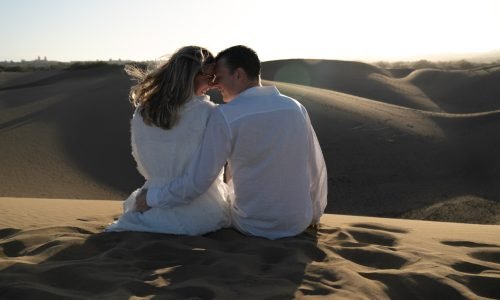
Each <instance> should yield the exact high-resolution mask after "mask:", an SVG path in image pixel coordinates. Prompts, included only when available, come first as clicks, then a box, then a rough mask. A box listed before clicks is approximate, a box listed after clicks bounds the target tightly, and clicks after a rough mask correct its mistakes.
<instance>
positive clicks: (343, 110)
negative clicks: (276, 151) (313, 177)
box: [275, 83, 500, 223]
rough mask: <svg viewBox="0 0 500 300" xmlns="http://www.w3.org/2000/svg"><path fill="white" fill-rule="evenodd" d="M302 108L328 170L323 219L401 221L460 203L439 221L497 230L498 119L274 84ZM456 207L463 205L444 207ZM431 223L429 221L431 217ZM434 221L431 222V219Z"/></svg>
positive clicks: (494, 113)
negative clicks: (327, 215) (329, 215)
mask: <svg viewBox="0 0 500 300" xmlns="http://www.w3.org/2000/svg"><path fill="white" fill-rule="evenodd" d="M275 84H277V86H278V88H279V89H280V90H281V91H282V92H283V93H285V94H288V95H291V96H293V97H295V98H296V99H299V100H300V101H301V102H302V103H304V104H305V105H306V106H307V108H308V110H309V112H310V114H311V116H312V117H311V119H312V121H313V125H314V126H315V128H316V131H317V134H318V138H319V140H320V143H321V145H322V149H323V152H324V154H325V157H326V161H327V169H328V170H329V179H330V186H329V188H330V194H329V204H328V205H329V206H328V211H330V212H336V213H348V214H351V213H354V214H362V215H382V216H401V215H402V214H405V213H406V216H407V217H410V216H414V217H416V216H417V215H419V216H423V215H422V214H416V213H415V214H413V213H412V214H410V213H409V212H410V211H412V210H415V209H427V210H429V209H430V210H433V209H435V208H436V207H435V206H433V204H436V203H440V202H447V201H451V200H454V199H457V198H461V197H467V198H468V199H472V200H474V202H475V203H476V205H477V207H476V208H477V209H478V210H482V209H485V208H490V207H491V208H493V209H487V211H488V210H489V211H490V213H488V215H489V216H488V217H485V216H484V215H483V216H482V217H478V216H476V218H474V219H475V220H474V221H471V219H472V218H473V217H472V215H471V214H470V213H472V211H473V210H471V209H466V210H464V209H463V206H461V207H456V208H455V212H454V213H452V212H451V211H450V213H449V214H448V215H449V216H448V217H444V216H442V219H441V220H447V221H457V222H476V223H499V222H500V218H499V215H498V212H499V208H500V207H499V204H498V200H499V198H498V195H499V186H498V184H497V182H499V175H500V157H499V156H498V155H497V153H500V152H499V151H500V140H499V139H495V138H493V137H494V136H496V132H497V128H500V111H492V112H489V113H482V114H448V113H436V112H428V111H423V110H416V109H408V108H405V107H401V106H396V105H392V104H387V103H384V102H380V101H374V100H370V99H366V98H361V97H356V96H352V95H348V94H344V93H340V92H335V91H331V90H324V89H318V88H311V87H305V86H301V85H294V84H286V83H275ZM448 203H449V205H452V206H453V205H455V206H460V204H462V203H463V202H460V201H451V202H448ZM434 218H435V219H434V220H436V218H437V217H436V216H435V217H434ZM437 219H439V218H437Z"/></svg>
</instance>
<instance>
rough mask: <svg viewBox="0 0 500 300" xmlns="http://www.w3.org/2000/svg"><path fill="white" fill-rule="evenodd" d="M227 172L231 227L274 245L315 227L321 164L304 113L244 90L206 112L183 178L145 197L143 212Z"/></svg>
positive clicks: (273, 93)
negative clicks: (227, 168) (201, 134)
mask: <svg viewBox="0 0 500 300" xmlns="http://www.w3.org/2000/svg"><path fill="white" fill-rule="evenodd" d="M226 161H227V162H229V165H230V169H231V170H232V176H233V178H232V181H233V182H232V183H233V186H234V198H233V199H231V202H232V203H231V212H232V223H233V226H234V227H236V228H237V229H239V230H241V231H242V232H244V233H247V234H250V235H255V236H261V237H266V238H269V239H276V238H281V237H286V236H293V235H297V234H299V233H301V232H302V231H303V230H304V229H305V228H307V227H308V226H309V225H311V224H314V223H317V222H319V218H320V217H321V215H322V214H323V211H324V209H325V207H326V204H327V173H326V166H325V161H324V158H323V154H322V152H321V148H320V146H319V143H318V140H317V137H316V134H315V132H314V129H313V128H312V125H311V122H310V120H309V116H308V114H307V111H306V109H305V108H304V107H303V106H302V105H301V104H300V103H299V102H297V101H296V100H294V99H292V98H290V97H287V96H284V95H282V94H280V93H279V91H278V90H277V89H276V87H254V88H250V89H247V90H245V91H244V92H242V93H241V94H240V95H239V96H238V97H237V98H235V99H234V100H233V101H231V102H230V103H228V104H225V105H220V106H218V107H217V108H216V109H214V110H213V112H212V114H211V116H210V118H209V120H208V124H207V128H206V129H205V133H204V137H203V142H202V144H201V148H200V151H199V152H198V154H197V158H196V159H195V160H194V161H193V162H192V163H191V164H190V167H189V168H188V171H187V173H186V174H185V175H184V176H183V177H180V178H177V179H176V180H174V181H171V182H170V183H169V184H168V185H166V186H163V187H161V188H151V189H149V190H148V193H147V203H148V205H149V206H150V207H171V206H175V205H182V204H186V203H189V201H190V200H191V199H193V198H195V197H196V196H198V195H200V194H202V193H203V192H204V191H205V190H206V189H207V188H208V187H209V186H210V185H211V184H212V182H213V181H214V179H215V178H216V177H217V175H218V174H219V173H220V170H221V169H222V167H223V166H224V164H225V163H226Z"/></svg>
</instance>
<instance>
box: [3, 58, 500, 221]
mask: <svg viewBox="0 0 500 300" xmlns="http://www.w3.org/2000/svg"><path fill="white" fill-rule="evenodd" d="M262 75H263V78H264V79H266V80H270V81H265V82H264V83H265V84H276V85H277V86H278V88H279V89H280V90H281V91H282V92H283V93H285V94H288V95H290V96H292V97H295V98H296V99H298V100H299V101H301V102H302V103H303V104H304V105H305V106H306V107H307V108H308V110H309V113H310V116H311V120H312V121H313V124H314V126H315V129H316V132H317V134H318V138H319V140H320V143H321V146H322V149H323V151H324V154H325V158H326V161H327V165H328V172H329V191H330V192H329V204H328V207H327V211H328V212H330V213H342V214H357V215H367V216H394V217H407V218H420V219H429V220H446V221H455V222H472V223H497V224H500V206H499V201H500V196H499V195H500V185H499V184H498V182H500V158H499V154H498V153H500V139H498V138H496V137H497V136H498V133H497V131H498V128H500V102H498V99H500V88H499V85H498V84H495V82H498V78H499V77H500V68H498V67H488V68H486V67H485V68H482V69H474V70H467V71H443V70H441V71H439V70H420V71H413V72H408V74H406V75H405V74H395V73H394V72H392V73H391V71H388V70H383V69H380V68H377V67H375V66H372V65H368V64H364V63H358V62H345V61H304V60H283V61H274V62H265V63H263V73H262ZM403 75H405V76H403ZM274 81H282V83H278V82H274ZM286 82H288V83H286ZM130 85H131V82H130V81H129V79H128V78H127V77H126V75H125V74H124V72H123V71H122V69H121V68H120V67H112V66H110V67H100V68H93V69H87V70H72V71H45V72H27V73H0V106H1V108H2V109H1V110H0V144H1V145H2V147H1V148H0V165H1V166H2V171H0V181H1V182H2V183H3V184H2V185H1V186H0V196H6V197H43V198H79V199H117V200H118V199H123V198H124V197H126V196H127V195H128V194H129V193H130V192H131V191H132V190H133V189H135V188H137V187H139V186H140V185H141V184H142V178H141V177H140V176H139V174H138V173H137V171H136V170H135V163H134V161H133V159H132V157H131V154H130V152H131V149H130V145H129V119H130V117H131V114H132V111H133V109H132V106H131V105H130V104H129V103H128V90H129V87H130Z"/></svg>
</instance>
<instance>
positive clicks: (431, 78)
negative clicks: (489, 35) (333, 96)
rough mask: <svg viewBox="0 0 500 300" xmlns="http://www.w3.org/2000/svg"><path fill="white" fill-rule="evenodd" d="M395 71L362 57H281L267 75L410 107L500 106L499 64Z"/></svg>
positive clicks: (460, 109) (266, 68) (464, 109)
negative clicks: (346, 58) (305, 58)
mask: <svg viewBox="0 0 500 300" xmlns="http://www.w3.org/2000/svg"><path fill="white" fill-rule="evenodd" d="M410 71H411V70H400V72H399V73H398V72H391V71H390V70H384V69H380V68H377V67H375V66H372V65H369V64H364V63H360V62H350V61H334V60H317V61H310V60H302V59H292V60H278V61H271V62H265V63H264V64H263V72H262V75H263V78H265V79H269V80H274V81H283V82H288V83H296V84H302V85H307V86H313V87H319V88H323V89H330V90H335V91H339V92H343V93H347V94H352V95H355V96H360V97H364V98H368V99H372V100H377V101H382V102H386V103H391V104H396V105H400V106H404V107H409V108H416V109H421V110H428V111H438V112H448V113H474V112H485V111H490V110H499V109H500V102H499V101H498V97H499V96H500V85H498V84H497V83H498V82H499V80H500V66H489V67H480V68H476V69H471V70H453V71H450V70H430V69H423V70H416V71H413V72H410Z"/></svg>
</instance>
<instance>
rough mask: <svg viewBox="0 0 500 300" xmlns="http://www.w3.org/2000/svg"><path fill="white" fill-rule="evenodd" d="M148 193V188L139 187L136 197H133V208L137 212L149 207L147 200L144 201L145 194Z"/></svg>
mask: <svg viewBox="0 0 500 300" xmlns="http://www.w3.org/2000/svg"><path fill="white" fill-rule="evenodd" d="M147 194H148V189H141V191H140V192H139V194H137V197H136V198H135V210H136V211H138V212H141V213H142V212H145V211H146V210H148V209H150V208H151V207H149V206H148V202H147V201H146V195H147Z"/></svg>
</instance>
